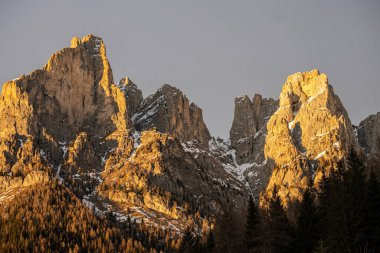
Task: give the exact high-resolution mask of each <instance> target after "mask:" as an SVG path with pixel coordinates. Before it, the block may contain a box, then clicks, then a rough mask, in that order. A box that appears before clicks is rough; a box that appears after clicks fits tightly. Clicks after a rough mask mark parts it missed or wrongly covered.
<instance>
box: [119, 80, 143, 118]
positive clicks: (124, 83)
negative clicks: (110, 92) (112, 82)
mask: <svg viewBox="0 0 380 253" xmlns="http://www.w3.org/2000/svg"><path fill="white" fill-rule="evenodd" d="M117 86H118V88H119V89H120V90H121V91H123V92H124V94H125V99H126V102H127V108H128V114H129V117H130V118H132V116H133V115H134V114H135V113H136V112H137V110H138V108H139V106H140V104H141V102H142V101H143V95H142V91H141V90H140V89H139V88H137V85H136V84H134V83H133V82H132V81H131V80H130V79H129V78H128V77H124V78H122V79H121V80H120V82H119V84H118V85H117Z"/></svg>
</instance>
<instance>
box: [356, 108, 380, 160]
mask: <svg viewBox="0 0 380 253" xmlns="http://www.w3.org/2000/svg"><path fill="white" fill-rule="evenodd" d="M357 134H358V140H359V143H360V146H361V147H363V148H364V151H365V152H366V153H367V154H369V155H376V154H377V155H378V154H380V112H378V113H377V114H373V115H370V116H368V117H367V118H365V119H364V120H363V121H362V122H360V124H359V127H358V130H357Z"/></svg>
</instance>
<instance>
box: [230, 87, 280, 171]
mask: <svg viewBox="0 0 380 253" xmlns="http://www.w3.org/2000/svg"><path fill="white" fill-rule="evenodd" d="M277 107H278V102H277V101H276V100H274V99H271V98H269V99H268V98H264V99H263V98H262V96H261V95H259V94H255V96H254V97H253V100H252V101H251V100H250V99H249V97H248V96H240V97H237V98H235V113H234V120H233V122H232V126H231V130H230V140H231V146H232V148H234V149H235V150H236V161H237V162H238V164H243V163H250V162H256V163H262V162H263V161H264V153H263V152H262V150H263V147H264V142H263V141H264V139H265V138H262V137H263V136H265V134H266V123H267V122H268V120H269V118H270V116H271V115H272V114H273V113H274V112H275V111H276V110H277ZM259 156H260V157H259Z"/></svg>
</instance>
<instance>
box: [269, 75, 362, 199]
mask: <svg viewBox="0 0 380 253" xmlns="http://www.w3.org/2000/svg"><path fill="white" fill-rule="evenodd" d="M267 129H268V134H267V136H266V140H265V150H264V152H265V157H266V159H267V160H271V161H273V163H274V170H273V173H272V176H271V178H270V180H269V184H268V186H267V193H269V194H270V191H271V190H272V189H273V187H274V186H275V185H276V186H277V187H278V190H279V195H280V196H281V197H282V199H283V201H284V204H285V205H286V204H288V203H289V202H293V201H295V200H301V198H302V193H303V190H304V189H305V188H306V186H307V183H308V181H309V180H310V179H311V180H313V181H314V184H316V183H317V182H319V180H320V178H321V176H322V170H321V167H322V166H321V165H323V167H326V166H327V167H330V168H332V169H334V168H336V167H337V163H338V162H339V161H340V160H342V159H343V158H344V157H345V156H346V155H347V154H348V153H349V152H350V150H351V149H352V148H356V147H357V142H356V138H355V135H354V132H353V128H352V125H351V122H350V119H349V118H348V115H347V112H346V110H345V109H344V107H343V105H342V103H341V102H340V100H339V98H338V97H337V96H336V95H335V94H334V90H333V88H332V87H331V86H330V85H329V84H328V80H327V76H326V74H320V73H319V72H318V70H313V71H310V72H304V73H296V74H294V75H291V76H289V77H288V79H287V81H286V83H285V84H284V86H283V89H282V91H281V94H280V104H279V108H278V110H277V111H276V112H275V113H274V114H273V115H272V116H271V118H270V120H269V121H268V124H267Z"/></svg>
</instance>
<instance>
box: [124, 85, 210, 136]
mask: <svg viewBox="0 0 380 253" xmlns="http://www.w3.org/2000/svg"><path fill="white" fill-rule="evenodd" d="M132 119H133V123H134V124H135V127H136V129H137V130H138V131H142V130H148V129H152V128H156V129H157V130H158V131H159V132H161V133H170V134H172V135H174V136H175V137H177V138H178V139H179V140H180V141H182V142H186V141H192V140H197V141H200V142H202V143H207V142H208V141H209V140H210V138H211V136H210V133H209V131H208V129H207V127H206V125H205V123H204V122H203V117H202V110H201V109H200V108H199V107H198V106H196V105H195V104H194V103H190V102H189V100H188V99H187V97H186V96H184V95H183V94H182V92H181V91H180V90H178V89H177V88H174V87H172V86H170V85H168V84H165V85H164V86H162V87H161V88H160V89H159V90H157V91H156V92H155V93H154V94H152V95H150V96H149V97H147V98H145V99H144V100H143V102H142V103H141V105H140V107H139V109H138V111H137V113H136V114H135V115H134V116H133V118H132Z"/></svg>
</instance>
